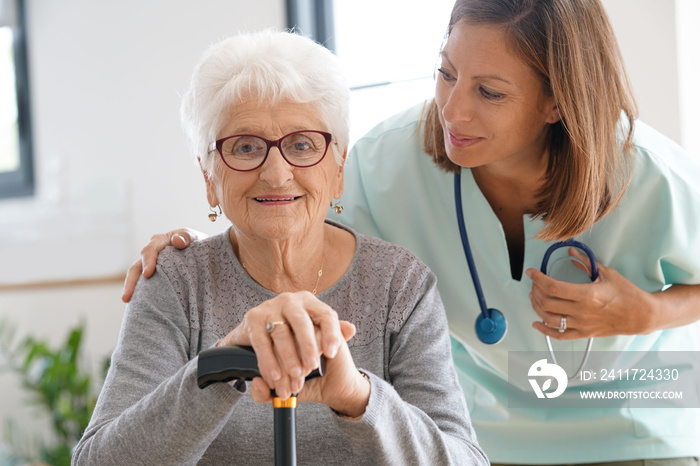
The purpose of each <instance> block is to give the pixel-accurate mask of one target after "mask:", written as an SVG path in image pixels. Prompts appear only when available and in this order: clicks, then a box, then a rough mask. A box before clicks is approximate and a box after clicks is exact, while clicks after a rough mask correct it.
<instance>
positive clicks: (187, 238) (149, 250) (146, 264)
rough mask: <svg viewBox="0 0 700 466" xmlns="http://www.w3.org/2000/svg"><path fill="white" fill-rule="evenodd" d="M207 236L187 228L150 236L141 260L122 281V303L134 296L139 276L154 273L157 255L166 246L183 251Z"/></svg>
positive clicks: (135, 263) (130, 268)
mask: <svg viewBox="0 0 700 466" xmlns="http://www.w3.org/2000/svg"><path fill="white" fill-rule="evenodd" d="M206 237H207V235H205V234H204V233H200V232H198V231H195V230H190V229H189V228H178V229H177V230H172V231H169V232H167V233H164V234H159V235H153V236H151V241H149V242H148V244H147V245H146V246H145V247H144V248H143V249H142V250H141V258H140V259H138V260H137V261H136V262H134V263H133V265H132V266H131V267H129V271H128V272H127V274H126V279H125V280H124V290H123V291H122V302H125V303H128V302H129V300H130V299H131V296H132V295H133V294H134V289H135V288H136V283H137V282H138V281H139V276H140V275H141V273H143V276H144V277H146V278H149V277H150V276H151V275H153V273H154V272H155V271H156V263H157V262H158V254H159V253H160V252H161V251H162V250H163V249H165V248H166V247H167V246H175V247H176V248H178V249H185V248H186V247H187V246H189V245H190V243H192V241H197V240H200V239H204V238H206Z"/></svg>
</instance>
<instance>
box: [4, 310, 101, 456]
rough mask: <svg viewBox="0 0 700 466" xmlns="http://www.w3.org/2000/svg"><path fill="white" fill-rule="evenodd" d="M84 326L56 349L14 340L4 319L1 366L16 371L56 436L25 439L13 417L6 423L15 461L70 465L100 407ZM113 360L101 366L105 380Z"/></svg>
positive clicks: (38, 341)
mask: <svg viewBox="0 0 700 466" xmlns="http://www.w3.org/2000/svg"><path fill="white" fill-rule="evenodd" d="M83 330H84V325H83V324H82V323H81V324H78V325H77V326H76V327H75V328H73V329H71V330H70V331H69V333H68V337H67V339H66V341H65V342H64V343H63V344H62V345H61V346H59V347H58V348H56V349H53V348H52V347H51V346H50V345H49V344H48V343H47V341H45V340H41V339H37V338H34V337H31V336H30V337H27V338H25V339H24V341H22V342H21V343H19V344H16V345H15V344H13V339H14V333H15V332H14V328H11V327H10V325H9V324H8V323H7V322H6V321H5V322H0V361H1V363H0V370H11V371H13V372H15V373H16V374H17V375H18V376H19V378H20V380H21V382H22V386H23V387H24V388H25V389H26V390H27V391H28V392H29V395H30V396H29V400H28V401H29V403H30V404H32V405H34V406H37V407H39V408H40V409H41V410H43V411H44V412H45V413H46V414H48V415H49V417H50V419H51V425H52V427H53V432H54V437H55V440H54V441H53V442H51V443H48V444H47V443H46V442H45V441H43V440H41V439H31V440H27V439H23V438H22V435H20V434H19V433H18V432H17V429H16V428H15V427H14V422H13V421H12V420H8V421H6V425H5V427H6V432H5V442H6V443H7V445H8V446H9V449H10V451H9V452H8V453H6V454H5V455H6V456H7V458H6V461H8V462H9V463H10V464H22V463H34V464H35V463H37V462H39V463H44V464H50V465H55V466H62V465H70V458H71V450H72V449H73V447H74V446H75V444H76V443H77V441H78V440H79V439H80V436H81V435H82V433H83V431H84V430H85V428H86V427H87V425H88V422H89V421H90V416H91V415H92V411H93V409H94V408H95V403H96V401H97V392H98V391H99V389H96V388H95V386H94V385H95V384H94V383H93V376H92V375H91V374H90V373H89V372H88V371H86V370H85V369H84V368H83V367H82V365H81V359H80V347H81V343H82V339H83ZM108 367H109V358H106V359H105V362H104V364H103V367H102V378H103V379H104V374H105V373H106V371H107V369H108Z"/></svg>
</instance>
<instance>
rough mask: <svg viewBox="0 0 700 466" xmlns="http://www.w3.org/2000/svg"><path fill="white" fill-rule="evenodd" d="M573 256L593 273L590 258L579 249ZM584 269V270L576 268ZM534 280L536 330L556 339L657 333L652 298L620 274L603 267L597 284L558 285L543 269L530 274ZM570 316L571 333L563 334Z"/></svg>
mask: <svg viewBox="0 0 700 466" xmlns="http://www.w3.org/2000/svg"><path fill="white" fill-rule="evenodd" d="M569 254H570V255H572V256H574V257H576V258H578V259H580V260H581V261H582V262H583V263H584V264H585V266H586V267H588V268H589V269H590V261H589V260H588V257H587V256H585V255H583V254H581V253H579V252H578V251H577V250H576V249H574V248H572V249H570V250H569ZM576 265H577V266H578V267H580V268H582V270H584V269H583V266H582V265H580V264H576ZM526 274H527V276H528V277H529V278H530V279H531V280H532V292H531V293H530V302H531V303H532V308H533V309H534V310H535V312H536V313H537V315H538V316H539V317H540V319H541V320H540V321H537V322H534V323H533V324H532V327H533V328H534V329H536V330H538V331H540V332H542V333H543V334H545V335H549V336H550V337H551V338H555V339H557V340H574V339H577V338H592V337H609V336H614V335H639V334H644V333H649V332H651V331H653V330H654V329H653V328H652V325H651V320H652V313H653V312H652V309H653V307H652V304H653V303H652V294H651V293H647V292H646V291H644V290H642V289H640V288H638V287H637V286H635V285H634V284H633V283H632V282H630V281H629V280H627V279H626V278H625V277H623V276H622V275H620V274H619V273H618V272H617V271H616V270H615V269H612V268H610V267H606V266H604V265H602V264H600V262H598V278H597V279H596V280H595V281H594V282H592V283H585V284H574V283H567V282H562V281H557V280H555V279H553V278H551V277H548V276H547V275H545V274H543V273H542V272H540V271H539V270H535V269H528V270H527V271H526ZM564 316H566V330H565V331H564V332H560V331H559V326H560V324H561V322H562V317H564Z"/></svg>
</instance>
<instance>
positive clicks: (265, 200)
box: [254, 196, 301, 204]
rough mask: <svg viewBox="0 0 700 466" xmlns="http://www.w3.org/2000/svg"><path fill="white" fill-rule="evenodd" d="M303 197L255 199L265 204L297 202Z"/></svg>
mask: <svg viewBox="0 0 700 466" xmlns="http://www.w3.org/2000/svg"><path fill="white" fill-rule="evenodd" d="M300 197H301V196H295V197H256V198H254V199H255V200H256V201H257V202H259V203H261V204H264V203H266V202H291V201H296V200H297V199H299V198H300Z"/></svg>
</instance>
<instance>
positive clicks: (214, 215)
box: [209, 204, 222, 222]
mask: <svg viewBox="0 0 700 466" xmlns="http://www.w3.org/2000/svg"><path fill="white" fill-rule="evenodd" d="M217 208H218V209H219V211H218V212H217V211H216V210H214V209H217ZM209 210H210V211H211V213H210V214H209V220H211V221H212V222H216V219H217V217H218V216H219V215H221V214H222V212H221V206H220V205H218V204H217V206H216V207H212V206H209Z"/></svg>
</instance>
